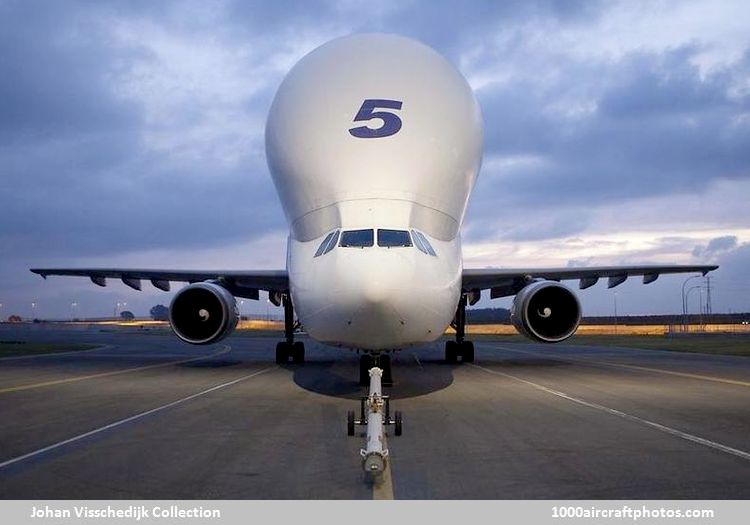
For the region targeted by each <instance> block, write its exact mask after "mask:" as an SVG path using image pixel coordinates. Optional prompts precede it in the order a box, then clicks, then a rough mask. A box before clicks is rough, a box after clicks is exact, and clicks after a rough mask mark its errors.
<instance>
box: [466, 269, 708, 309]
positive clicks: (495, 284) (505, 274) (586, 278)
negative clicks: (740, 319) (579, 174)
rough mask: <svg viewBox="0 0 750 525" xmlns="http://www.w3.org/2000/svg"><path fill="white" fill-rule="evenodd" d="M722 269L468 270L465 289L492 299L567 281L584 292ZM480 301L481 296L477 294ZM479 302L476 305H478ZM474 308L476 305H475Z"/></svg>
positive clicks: (704, 273)
mask: <svg viewBox="0 0 750 525" xmlns="http://www.w3.org/2000/svg"><path fill="white" fill-rule="evenodd" d="M717 268H718V266H713V265H709V266H706V265H699V266H593V267H588V268H509V269H492V268H487V269H485V268H482V269H464V271H463V289H464V290H466V291H467V292H479V291H480V290H486V289H488V288H489V289H490V297H491V298H493V299H494V298H496V297H505V296H508V295H515V294H516V293H518V291H519V290H520V289H521V288H523V287H524V286H525V285H526V284H527V283H528V282H529V281H530V280H533V279H547V280H550V281H565V280H570V279H579V285H578V286H579V288H580V289H581V290H583V289H586V288H588V287H590V286H594V285H595V284H596V283H597V282H598V281H599V279H601V278H602V277H606V278H607V288H614V287H615V286H618V285H620V284H622V283H624V282H625V280H626V279H627V278H628V277H630V276H631V275H642V276H643V284H648V283H652V282H654V281H655V280H656V279H657V278H658V277H659V275H661V274H663V273H702V274H703V275H706V274H707V273H708V272H710V271H712V270H715V269H717ZM473 295H475V296H476V300H479V293H475V294H473ZM474 302H476V301H474ZM472 304H474V303H472Z"/></svg>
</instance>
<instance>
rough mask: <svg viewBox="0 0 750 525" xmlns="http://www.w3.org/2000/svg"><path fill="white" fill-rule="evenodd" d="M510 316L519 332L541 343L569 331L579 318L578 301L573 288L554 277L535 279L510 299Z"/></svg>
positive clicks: (555, 340) (554, 339) (555, 339)
mask: <svg viewBox="0 0 750 525" xmlns="http://www.w3.org/2000/svg"><path fill="white" fill-rule="evenodd" d="M510 320H511V322H512V323H513V326H515V327H516V330H518V331H519V332H520V333H522V334H523V335H525V336H526V337H528V338H530V339H535V340H537V341H541V342H543V343H557V342H560V341H562V340H564V339H567V338H568V337H570V336H571V335H573V334H574V333H575V331H576V329H577V328H578V324H579V323H580V322H581V305H580V303H579V302H578V298H577V297H576V296H575V294H574V293H573V292H571V291H570V290H568V289H567V288H566V287H565V286H563V285H561V284H560V283H558V282H555V281H536V282H534V283H531V284H529V285H527V286H525V287H524V288H522V289H521V291H520V292H518V293H517V294H516V297H515V299H514V300H513V306H512V307H511V309H510Z"/></svg>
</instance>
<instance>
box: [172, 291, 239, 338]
mask: <svg viewBox="0 0 750 525" xmlns="http://www.w3.org/2000/svg"><path fill="white" fill-rule="evenodd" d="M239 318H240V316H239V311H238V310H237V302H236V301H235V299H234V296H233V295H232V294H231V293H229V291H227V289H226V288H224V287H222V286H219V285H218V284H214V283H211V282H204V283H195V284H191V285H189V286H186V287H185V288H183V289H182V290H180V291H179V292H178V293H177V294H176V295H175V296H174V298H173V299H172V303H171V304H170V305H169V324H170V325H171V326H172V331H173V332H174V333H175V335H176V336H177V337H179V338H180V339H182V340H183V341H185V342H186V343H190V344H194V345H205V344H209V343H215V342H216V341H220V340H221V339H224V338H225V337H226V336H228V335H229V334H231V333H232V331H234V329H235V327H236V326H237V322H238V321H239Z"/></svg>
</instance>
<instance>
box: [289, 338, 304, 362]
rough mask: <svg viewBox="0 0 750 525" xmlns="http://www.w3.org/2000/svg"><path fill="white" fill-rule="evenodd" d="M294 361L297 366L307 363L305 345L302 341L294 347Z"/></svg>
mask: <svg viewBox="0 0 750 525" xmlns="http://www.w3.org/2000/svg"><path fill="white" fill-rule="evenodd" d="M291 353H292V359H293V360H294V362H295V363H297V364H302V363H304V362H305V344H304V343H303V342H302V341H297V342H296V343H294V344H293V345H292V352H291Z"/></svg>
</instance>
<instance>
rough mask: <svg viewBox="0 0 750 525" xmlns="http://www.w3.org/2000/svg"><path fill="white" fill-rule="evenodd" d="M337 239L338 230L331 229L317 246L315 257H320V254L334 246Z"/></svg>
mask: <svg viewBox="0 0 750 525" xmlns="http://www.w3.org/2000/svg"><path fill="white" fill-rule="evenodd" d="M338 240H339V231H338V230H336V231H332V232H331V233H329V234H328V235H326V238H325V239H323V242H321V243H320V246H319V247H318V251H317V252H315V257H320V256H321V255H324V254H326V253H328V252H330V251H331V250H333V248H334V247H335V246H336V242H337V241H338Z"/></svg>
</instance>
